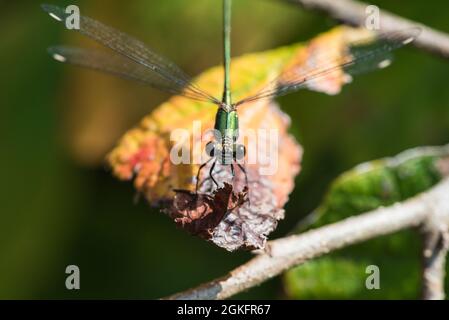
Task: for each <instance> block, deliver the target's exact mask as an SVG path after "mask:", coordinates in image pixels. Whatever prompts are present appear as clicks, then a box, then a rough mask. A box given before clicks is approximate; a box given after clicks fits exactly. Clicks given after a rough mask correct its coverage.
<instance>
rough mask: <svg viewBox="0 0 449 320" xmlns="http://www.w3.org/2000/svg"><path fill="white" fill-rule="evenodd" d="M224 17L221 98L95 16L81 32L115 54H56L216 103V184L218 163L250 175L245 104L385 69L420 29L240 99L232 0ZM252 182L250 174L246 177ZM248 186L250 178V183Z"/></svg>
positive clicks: (380, 36) (319, 62)
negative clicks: (235, 93)
mask: <svg viewBox="0 0 449 320" xmlns="http://www.w3.org/2000/svg"><path fill="white" fill-rule="evenodd" d="M42 8H43V9H44V10H45V11H46V12H47V13H48V14H50V16H51V17H53V18H54V19H56V20H58V21H60V22H63V21H65V20H66V19H67V18H68V17H69V14H68V13H66V12H65V10H64V9H63V8H60V7H57V6H53V5H43V6H42ZM223 18H224V19H223V20H224V32H223V40H224V41H223V42H224V70H225V72H224V74H225V77H224V90H223V97H222V99H219V98H217V97H214V96H213V95H211V94H209V93H207V92H206V91H204V90H202V89H201V88H199V87H198V86H197V85H196V84H195V83H194V82H193V80H192V78H190V77H189V76H188V75H186V73H184V72H183V71H182V70H181V69H180V68H179V67H178V66H176V65H175V64H174V63H173V62H171V61H169V60H167V59H165V58H163V57H161V56H160V55H158V54H156V53H154V51H152V50H151V49H150V48H149V47H148V46H146V45H145V44H143V43H142V42H140V41H139V40H136V39H134V38H133V37H131V36H129V35H127V34H125V33H123V32H121V31H118V30H116V29H113V28H111V27H108V26H106V25H104V24H102V23H100V22H98V21H96V20H94V19H91V18H88V17H85V16H81V17H80V28H79V29H75V30H76V31H78V32H80V33H81V34H84V35H86V36H88V37H90V38H92V39H93V40H95V41H97V42H99V43H100V44H102V45H104V46H106V47H109V48H110V49H112V51H111V52H104V51H97V50H92V49H81V48H74V47H66V46H59V47H52V48H49V52H50V54H51V55H52V56H53V58H54V59H56V60H58V61H60V62H67V63H71V64H75V65H79V66H83V67H89V68H93V69H96V70H99V71H103V72H107V73H111V74H115V75H118V76H121V77H124V78H128V79H132V80H136V81H140V82H143V83H144V84H147V85H149V86H151V87H154V88H157V89H160V90H162V91H165V92H169V93H172V94H176V95H181V96H184V97H187V98H190V99H194V100H198V101H203V102H210V103H211V104H214V105H216V106H217V107H218V110H217V113H216V118H215V132H216V134H215V135H214V140H213V141H210V142H209V143H208V144H207V145H206V153H207V154H208V155H209V156H210V159H209V160H208V161H207V162H206V163H204V164H202V165H201V166H200V168H199V170H198V175H197V190H198V180H199V176H200V171H201V169H202V168H203V167H204V166H205V165H206V164H207V163H209V162H210V161H212V160H213V163H212V166H211V168H210V172H209V176H210V178H211V179H212V181H213V182H214V183H215V185H217V186H218V183H217V181H216V180H215V179H214V177H213V175H212V174H213V170H214V167H215V164H216V162H217V161H218V162H219V163H220V164H223V165H230V167H231V172H232V174H233V175H234V165H237V166H238V167H239V168H240V169H241V170H242V172H243V173H244V174H245V177H246V171H245V168H244V166H242V165H241V164H240V161H238V160H243V159H244V158H245V153H246V151H245V146H244V145H243V144H239V143H238V142H237V141H238V136H239V120H238V114H237V111H238V109H239V108H241V107H243V106H244V105H245V104H248V103H250V102H254V101H258V100H260V99H266V98H273V97H278V96H281V95H285V94H288V93H291V92H294V91H297V90H299V89H303V88H306V87H309V86H313V85H316V83H317V82H319V81H320V80H321V79H325V78H326V77H327V76H329V75H330V74H332V73H333V72H336V71H338V70H343V71H344V73H345V75H347V76H348V77H350V76H352V75H354V74H357V73H360V72H365V71H368V70H371V69H374V68H382V67H385V66H386V65H388V64H389V61H390V60H389V57H388V56H389V53H390V52H391V51H393V50H395V49H398V48H400V47H402V46H403V45H405V44H408V43H410V42H412V41H413V40H414V39H415V38H416V37H417V36H418V35H419V33H420V29H419V28H411V29H407V30H399V31H394V32H387V33H377V36H376V41H373V36H372V35H371V36H369V38H366V39H361V40H360V39H359V40H357V41H355V42H353V43H351V47H350V48H349V49H348V54H347V55H344V56H343V57H340V58H332V59H325V58H324V59H323V58H322V57H321V58H319V57H318V58H317V59H314V61H316V63H315V64H313V65H312V67H308V68H304V69H294V70H289V71H288V72H284V73H282V74H280V75H278V76H277V77H276V78H275V79H273V80H272V81H270V82H269V83H268V84H267V85H266V86H265V87H264V88H262V89H261V90H260V91H258V92H257V93H255V94H253V95H251V96H249V97H246V98H244V99H242V100H239V101H237V102H233V101H232V98H231V89H230V88H231V86H230V62H231V46H230V32H231V0H223ZM246 180H247V177H246ZM247 184H248V181H247Z"/></svg>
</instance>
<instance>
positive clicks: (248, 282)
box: [167, 179, 449, 299]
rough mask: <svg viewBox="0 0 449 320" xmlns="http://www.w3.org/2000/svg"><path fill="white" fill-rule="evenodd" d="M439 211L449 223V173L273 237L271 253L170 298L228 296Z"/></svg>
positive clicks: (443, 219)
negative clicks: (367, 207)
mask: <svg viewBox="0 0 449 320" xmlns="http://www.w3.org/2000/svg"><path fill="white" fill-rule="evenodd" d="M435 215H438V217H439V222H440V223H442V224H444V225H446V226H447V225H448V224H449V179H445V180H443V181H442V182H440V183H439V184H438V185H437V186H435V187H433V188H432V189H430V190H429V191H427V192H425V193H422V194H420V195H418V196H416V197H414V198H411V199H409V200H406V201H404V202H402V203H398V204H395V205H393V206H390V207H386V208H381V209H377V210H374V211H371V212H368V213H365V214H362V215H359V216H355V217H351V218H348V219H345V220H343V221H340V222H338V223H334V224H331V225H328V226H325V227H322V228H319V229H315V230H312V231H309V232H306V233H303V234H301V235H294V236H289V237H285V238H281V239H278V240H274V241H270V242H269V243H268V249H269V250H268V252H269V253H265V254H261V255H259V256H257V257H255V258H253V259H251V260H250V261H248V262H247V263H245V264H243V265H241V266H240V267H238V268H236V269H234V270H233V271H231V272H230V273H229V274H228V275H226V276H225V277H223V278H219V279H216V280H213V281H211V282H208V283H205V284H203V285H201V286H199V287H197V288H193V289H190V290H188V291H185V292H181V293H178V294H175V295H173V296H170V297H168V298H167V299H225V298H228V297H231V296H233V295H235V294H237V293H239V292H242V291H244V290H246V289H249V288H251V287H254V286H256V285H259V284H261V283H262V282H264V281H266V280H268V279H270V278H272V277H274V276H276V275H278V274H280V273H282V272H284V271H285V270H288V269H290V268H292V267H294V266H296V265H299V264H302V263H304V262H306V261H308V260H311V259H313V258H316V257H319V256H322V255H324V254H326V253H329V252H331V251H335V250H337V249H340V248H343V247H346V246H349V245H352V244H355V243H359V242H362V241H365V240H368V239H371V238H375V237H378V236H381V235H386V234H390V233H394V232H396V231H399V230H402V229H406V228H411V227H417V226H419V225H422V224H424V223H425V222H426V221H427V219H429V218H430V217H434V216H435ZM440 262H441V261H440ZM439 265H441V263H439Z"/></svg>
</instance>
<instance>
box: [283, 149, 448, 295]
mask: <svg viewBox="0 0 449 320" xmlns="http://www.w3.org/2000/svg"><path fill="white" fill-rule="evenodd" d="M448 162H449V145H447V146H442V147H420V148H416V149H412V150H408V151H405V152H403V153H401V154H399V155H397V156H396V157H393V158H385V159H380V160H375V161H371V162H368V163H364V164H361V165H359V166H357V167H356V168H354V169H352V170H350V171H348V172H346V173H344V174H342V175H341V176H340V177H339V178H337V179H336V180H335V181H334V182H333V183H332V185H331V187H330V189H329V191H328V193H327V194H326V196H325V198H324V201H323V203H322V204H321V205H320V206H319V207H318V209H317V210H315V212H314V213H313V214H312V216H313V219H310V217H308V219H307V221H313V223H312V224H311V225H312V226H313V227H320V226H322V225H325V224H329V223H333V222H337V221H340V220H342V219H345V218H347V217H349V216H353V215H357V214H361V213H364V212H367V211H370V210H374V209H376V208H379V207H381V206H388V205H391V204H393V203H395V202H398V201H404V200H406V199H408V198H410V197H413V196H415V195H417V194H419V193H421V192H424V191H426V190H428V189H429V188H431V187H432V186H434V185H435V184H437V183H438V182H439V181H440V180H441V179H442V178H443V177H445V176H447V174H448V172H447V167H448V166H447V164H448ZM445 168H446V169H445ZM306 226H307V225H306V224H305V223H303V224H300V226H299V227H298V228H297V230H296V231H297V232H299V231H302V230H304V229H305V227H306ZM371 264H373V265H376V266H378V267H379V269H380V283H381V288H380V289H379V290H368V289H367V288H366V287H365V281H366V278H367V277H368V276H369V274H366V273H365V270H366V267H367V266H369V265H371ZM419 268H420V239H419V236H418V234H417V233H416V232H415V231H414V230H405V231H402V232H399V233H396V234H392V235H388V236H385V237H381V238H376V239H373V240H370V241H367V242H365V243H361V244H358V245H354V246H351V247H349V248H345V249H343V250H340V251H338V252H336V253H333V254H331V255H329V256H326V257H324V258H321V259H319V260H316V261H310V262H308V263H306V264H305V265H302V266H299V267H297V268H294V269H292V270H290V271H288V272H287V273H286V274H285V276H284V278H283V281H284V286H285V291H286V294H287V295H288V297H289V298H294V299H309V298H322V299H326V298H327V299H347V298H351V299H401V298H402V299H403V298H409V299H410V298H417V297H418V294H419V290H420V285H419V283H420V281H419Z"/></svg>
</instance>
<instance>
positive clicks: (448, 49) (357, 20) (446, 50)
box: [282, 0, 449, 58]
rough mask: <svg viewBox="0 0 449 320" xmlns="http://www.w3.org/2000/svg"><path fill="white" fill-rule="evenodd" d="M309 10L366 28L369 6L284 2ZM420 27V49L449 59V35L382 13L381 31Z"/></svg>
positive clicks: (345, 1)
mask: <svg viewBox="0 0 449 320" xmlns="http://www.w3.org/2000/svg"><path fill="white" fill-rule="evenodd" d="M282 1H287V2H291V3H295V4H299V5H301V6H302V7H304V8H306V9H309V10H317V11H320V12H323V13H326V14H327V15H329V16H331V17H333V18H335V19H337V20H339V21H341V22H343V23H346V24H349V25H353V26H359V27H361V26H365V24H366V19H367V16H368V14H367V12H366V9H367V7H368V6H369V4H366V3H363V2H357V1H353V0H282ZM416 26H419V27H420V28H421V29H422V33H421V34H420V35H419V37H418V38H417V39H416V40H415V41H414V42H413V43H414V45H415V46H416V47H418V48H420V49H423V50H426V51H428V52H431V53H433V54H436V55H438V56H440V57H443V58H449V35H448V34H446V33H443V32H441V31H437V30H435V29H432V28H430V27H428V26H426V25H424V24H422V23H419V22H415V21H412V20H409V19H405V18H402V17H400V16H398V15H395V14H393V13H390V12H388V11H385V10H381V11H380V29H381V30H383V31H386V32H388V31H397V30H401V29H407V28H411V27H416Z"/></svg>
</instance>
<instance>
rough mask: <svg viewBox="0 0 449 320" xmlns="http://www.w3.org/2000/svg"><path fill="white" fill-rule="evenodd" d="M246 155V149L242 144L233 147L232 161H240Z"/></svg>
mask: <svg viewBox="0 0 449 320" xmlns="http://www.w3.org/2000/svg"><path fill="white" fill-rule="evenodd" d="M245 155H246V148H245V146H244V145H243V144H237V145H235V147H234V154H233V156H234V159H236V160H241V159H243V158H244V157H245Z"/></svg>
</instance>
